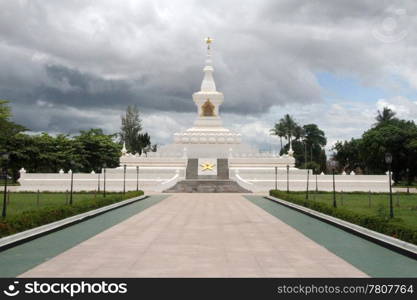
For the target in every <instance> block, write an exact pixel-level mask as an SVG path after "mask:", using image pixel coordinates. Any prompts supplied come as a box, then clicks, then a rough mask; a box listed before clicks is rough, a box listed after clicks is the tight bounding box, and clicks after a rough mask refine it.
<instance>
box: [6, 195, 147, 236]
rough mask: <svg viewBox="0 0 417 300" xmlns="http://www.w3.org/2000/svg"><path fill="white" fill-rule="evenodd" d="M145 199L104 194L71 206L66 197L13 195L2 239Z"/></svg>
mask: <svg viewBox="0 0 417 300" xmlns="http://www.w3.org/2000/svg"><path fill="white" fill-rule="evenodd" d="M140 195H143V191H138V192H127V193H126V194H123V193H111V194H107V195H106V197H103V195H102V194H100V195H98V194H97V195H95V194H94V193H76V194H74V195H73V203H72V205H70V204H69V195H67V194H66V193H41V194H39V201H38V194H36V193H12V194H10V201H9V206H8V209H7V214H6V217H5V218H1V217H0V237H3V236H7V235H10V234H14V233H17V232H21V231H24V230H28V229H31V228H34V227H38V226H41V225H45V224H48V223H51V222H55V221H58V220H61V219H64V218H67V217H71V216H74V215H77V214H80V213H83V212H87V211H89V210H93V209H96V208H100V207H103V206H106V205H110V204H113V203H116V202H120V201H122V200H125V199H129V198H133V197H137V196H140Z"/></svg>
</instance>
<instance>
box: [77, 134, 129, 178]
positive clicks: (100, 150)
mask: <svg viewBox="0 0 417 300" xmlns="http://www.w3.org/2000/svg"><path fill="white" fill-rule="evenodd" d="M115 137H116V135H114V134H110V135H106V134H104V133H103V131H102V130H101V129H90V130H87V131H84V130H83V131H80V135H78V136H75V137H74V138H73V149H74V150H75V151H74V152H73V153H72V156H73V158H74V161H75V162H76V163H77V164H76V166H75V168H74V169H75V170H74V171H78V170H80V171H83V172H91V171H92V170H94V171H96V172H97V171H99V170H100V169H101V168H102V166H103V164H104V163H105V164H106V165H107V167H109V168H114V167H117V166H118V165H119V158H120V150H121V147H120V144H117V143H116V142H115V141H114V138H115Z"/></svg>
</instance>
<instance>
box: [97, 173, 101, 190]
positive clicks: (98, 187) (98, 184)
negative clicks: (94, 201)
mask: <svg viewBox="0 0 417 300" xmlns="http://www.w3.org/2000/svg"><path fill="white" fill-rule="evenodd" d="M100 173H101V170H100V172H97V175H98V176H97V178H98V180H97V193H100Z"/></svg>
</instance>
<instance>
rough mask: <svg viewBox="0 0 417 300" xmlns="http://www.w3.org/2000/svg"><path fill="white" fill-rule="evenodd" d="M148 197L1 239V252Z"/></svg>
mask: <svg viewBox="0 0 417 300" xmlns="http://www.w3.org/2000/svg"><path fill="white" fill-rule="evenodd" d="M147 197H148V196H145V195H143V196H139V197H135V198H131V199H127V200H123V201H120V202H117V203H113V204H110V205H107V206H103V207H100V208H97V209H94V210H90V211H87V212H85V213H81V214H78V215H75V216H71V217H68V218H65V219H62V220H58V221H55V222H52V223H49V224H45V225H42V226H39V227H35V228H32V229H29V230H25V231H22V232H19V233H16V234H12V235H9V236H6V237H4V238H1V239H0V252H1V251H4V250H6V249H8V248H11V247H14V246H16V245H19V244H22V243H24V242H27V241H30V240H33V239H36V238H38V237H40V236H43V235H46V234H48V233H51V232H54V231H57V230H60V229H63V228H65V227H68V226H70V225H73V224H76V223H79V222H82V221H85V220H87V219H89V218H92V217H95V216H97V215H100V214H103V213H105V212H108V211H110V210H113V209H116V208H119V207H122V206H125V205H128V204H131V203H133V202H136V201H140V200H143V199H145V198H147Z"/></svg>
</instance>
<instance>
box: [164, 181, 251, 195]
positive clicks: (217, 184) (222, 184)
mask: <svg viewBox="0 0 417 300" xmlns="http://www.w3.org/2000/svg"><path fill="white" fill-rule="evenodd" d="M164 193H251V191H249V190H246V189H244V188H243V187H241V186H240V185H239V184H238V183H237V182H236V181H233V180H204V179H197V180H183V181H180V182H177V184H176V185H174V186H173V187H171V188H169V189H167V190H165V191H164Z"/></svg>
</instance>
